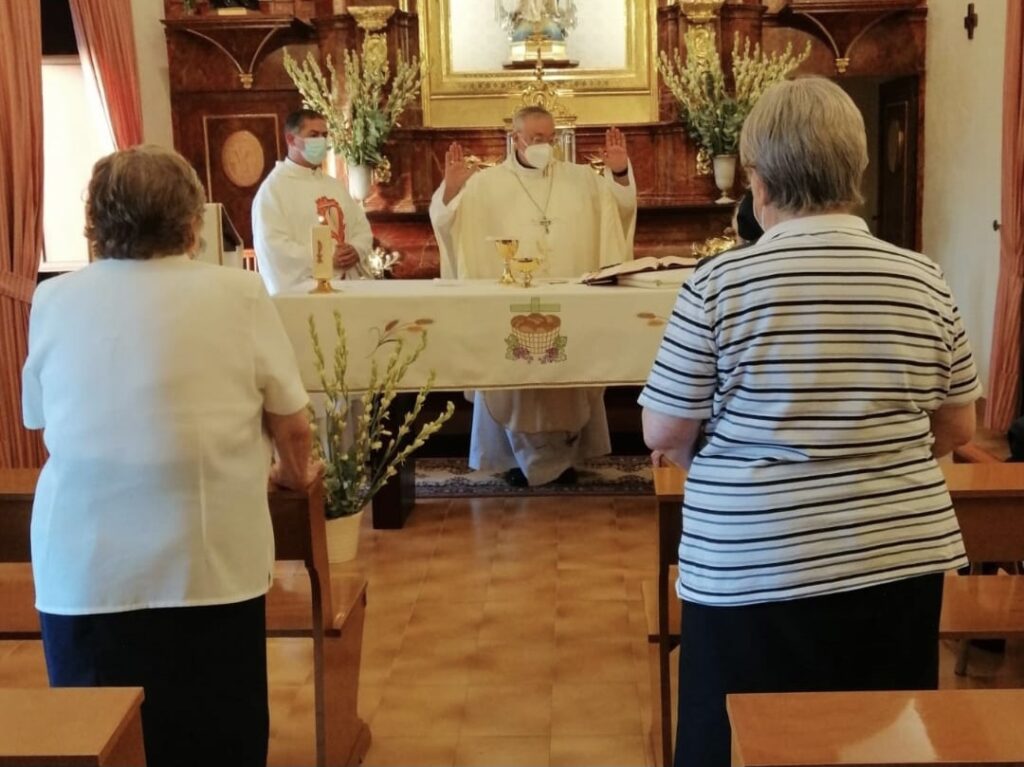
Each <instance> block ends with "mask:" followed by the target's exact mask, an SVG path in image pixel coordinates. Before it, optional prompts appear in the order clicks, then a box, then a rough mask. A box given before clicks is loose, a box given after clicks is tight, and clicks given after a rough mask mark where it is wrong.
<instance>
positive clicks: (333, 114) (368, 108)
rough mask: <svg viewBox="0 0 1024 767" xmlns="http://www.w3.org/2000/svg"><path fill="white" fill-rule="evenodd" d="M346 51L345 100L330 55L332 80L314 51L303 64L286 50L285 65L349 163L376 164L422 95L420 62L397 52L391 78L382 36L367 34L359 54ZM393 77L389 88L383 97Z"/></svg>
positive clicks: (305, 99) (308, 105) (307, 103)
mask: <svg viewBox="0 0 1024 767" xmlns="http://www.w3.org/2000/svg"><path fill="white" fill-rule="evenodd" d="M344 55H345V60H344V72H345V94H344V100H343V98H342V94H341V90H340V88H339V82H338V73H337V71H336V70H335V68H334V62H333V61H332V60H331V57H330V56H328V57H327V70H328V73H329V74H330V79H328V78H327V77H325V76H324V73H323V70H321V69H320V64H319V63H318V62H317V60H316V59H315V58H314V57H313V54H312V53H307V54H306V59H305V61H303V62H302V63H301V64H300V63H298V62H297V61H295V59H293V58H292V57H291V56H290V55H289V54H288V51H287V50H285V52H284V68H285V71H287V72H288V75H289V77H291V79H292V82H293V83H295V87H296V88H298V90H299V93H300V94H301V95H302V103H303V105H304V106H305V107H306V108H307V109H312V110H313V111H314V112H317V113H318V114H321V115H323V117H324V119H325V120H326V121H327V128H328V131H329V132H330V138H331V144H332V145H333V147H334V151H335V152H337V153H338V154H341V155H343V156H344V157H345V160H346V162H348V163H349V164H351V165H369V166H370V167H373V168H377V167H378V166H381V165H384V164H386V163H387V159H386V158H385V157H384V154H383V149H384V142H385V141H387V138H388V135H389V134H390V133H391V130H392V129H393V128H394V127H395V126H397V125H398V124H399V123H398V118H399V117H400V116H401V115H402V112H404V111H405V109H406V108H407V107H408V106H409V104H410V103H412V101H413V99H415V98H416V95H417V94H418V93H419V89H420V80H421V79H422V73H421V71H420V65H419V62H418V60H417V59H416V58H415V57H413V59H412V60H411V61H406V60H405V59H404V58H403V56H402V54H401V53H399V54H398V64H397V66H396V67H395V76H394V78H392V77H391V71H390V67H389V66H388V50H387V43H386V41H385V38H384V36H383V35H366V37H365V38H364V39H363V47H362V53H361V54H359V53H356V52H354V51H350V50H346V51H345V54H344ZM389 80H390V90H389V91H388V93H387V96H386V97H385V95H384V90H385V88H387V87H388V84H389Z"/></svg>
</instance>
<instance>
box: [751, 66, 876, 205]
mask: <svg viewBox="0 0 1024 767" xmlns="http://www.w3.org/2000/svg"><path fill="white" fill-rule="evenodd" d="M740 161H741V162H742V164H743V165H744V166H745V167H748V168H753V169H754V170H756V171H757V175H758V176H759V177H760V179H761V180H762V181H763V182H764V185H765V191H766V192H767V194H768V197H769V199H770V200H771V203H772V204H773V205H774V206H775V207H777V208H778V209H780V210H784V211H787V212H790V213H820V212H822V211H828V210H835V209H838V208H845V207H851V206H855V205H859V204H860V203H862V202H863V201H864V198H863V197H862V196H861V192H860V184H861V179H862V177H863V175H864V169H865V168H867V166H868V145H867V136H866V135H865V132H864V117H863V116H862V115H861V113H860V110H858V109H857V106H856V105H855V104H854V103H853V100H852V99H851V98H850V97H849V96H848V95H847V94H846V93H845V92H844V91H843V89H842V88H840V87H839V86H838V85H836V84H835V83H833V82H831V81H829V80H826V79H824V78H821V77H803V78H799V79H797V80H784V81H783V82H781V83H778V84H777V85H773V86H772V87H771V88H769V89H768V90H767V91H765V92H764V95H762V96H761V98H760V99H758V101H757V103H756V104H755V105H754V108H753V109H752V110H751V112H750V115H749V116H748V117H747V119H746V122H745V123H744V124H743V132H742V133H741V134H740Z"/></svg>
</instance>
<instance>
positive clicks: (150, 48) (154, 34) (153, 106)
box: [131, 0, 174, 147]
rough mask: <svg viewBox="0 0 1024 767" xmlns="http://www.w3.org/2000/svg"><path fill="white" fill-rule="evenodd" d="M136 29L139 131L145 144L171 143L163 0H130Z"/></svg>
mask: <svg viewBox="0 0 1024 767" xmlns="http://www.w3.org/2000/svg"><path fill="white" fill-rule="evenodd" d="M131 3H132V26H133V27H134V28H135V51H136V61H137V63H138V67H139V91H140V93H141V98H142V133H143V137H144V138H145V141H146V143H147V144H160V145H161V146H165V147H173V146H174V138H173V133H172V130H171V86H170V81H169V80H168V77H167V40H166V38H165V37H164V27H163V24H161V23H160V19H162V18H163V16H164V3H163V0H131Z"/></svg>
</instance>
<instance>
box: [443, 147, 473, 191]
mask: <svg viewBox="0 0 1024 767" xmlns="http://www.w3.org/2000/svg"><path fill="white" fill-rule="evenodd" d="M477 170H478V168H477V167H476V166H475V165H468V164H467V163H466V156H465V153H464V152H463V151H462V147H461V146H460V145H459V143H458V142H454V141H453V142H452V144H451V145H450V146H449V147H448V151H447V152H445V153H444V202H445V205H447V204H448V203H449V202H451V201H452V199H453V198H454V197H455V195H457V194H458V193H459V192H461V191H462V187H463V186H465V185H466V182H467V181H468V180H469V177H470V176H472V175H473V174H474V173H476V172H477Z"/></svg>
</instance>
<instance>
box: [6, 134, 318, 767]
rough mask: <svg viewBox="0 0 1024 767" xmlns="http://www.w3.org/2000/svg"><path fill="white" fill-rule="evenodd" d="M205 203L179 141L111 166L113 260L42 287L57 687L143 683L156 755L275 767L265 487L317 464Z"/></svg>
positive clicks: (118, 156)
mask: <svg viewBox="0 0 1024 767" xmlns="http://www.w3.org/2000/svg"><path fill="white" fill-rule="evenodd" d="M204 198H205V195H204V192H203V188H202V186H201V184H200V182H199V179H198V177H197V176H196V174H195V171H194V170H193V169H192V168H191V167H190V166H189V164H188V163H187V162H186V161H185V160H184V158H182V157H181V156H180V155H178V154H176V153H174V152H170V151H167V150H163V149H160V148H156V147H136V148H133V149H129V150H125V151H121V152H115V153H114V154H112V155H109V156H107V157H104V158H103V159H101V160H100V161H99V162H97V163H96V165H95V167H94V168H93V175H92V179H91V181H90V182H89V189H88V201H87V203H86V220H87V225H86V236H87V238H88V239H89V242H90V246H91V248H92V252H93V253H94V254H95V256H96V260H95V261H94V263H92V264H90V265H89V266H88V267H86V268H85V269H82V270H81V271H79V272H76V273H73V274H67V275H64V276H61V277H58V278H56V279H53V280H49V281H47V282H44V283H43V284H42V285H41V286H40V287H39V289H38V290H37V292H36V294H35V298H34V300H33V305H32V314H31V321H30V332H29V355H28V360H27V362H26V363H25V368H24V371H23V411H24V421H25V425H26V426H27V427H28V428H32V429H43V430H44V439H45V443H46V447H47V449H48V450H49V453H50V457H49V460H48V461H47V463H46V465H45V466H44V467H43V470H42V474H41V475H40V478H39V485H38V488H37V491H36V497H35V504H34V506H33V513H32V566H33V572H34V578H35V588H36V607H37V609H38V610H39V613H40V617H41V622H42V630H43V644H44V650H45V654H46V663H47V670H48V672H49V676H50V683H51V684H52V685H54V686H123V685H139V686H142V687H143V688H144V689H145V701H144V703H143V707H142V718H143V733H144V738H145V747H146V755H147V760H148V764H149V765H150V766H151V767H160V766H161V765H175V766H180V765H206V764H209V765H219V766H222V765H227V764H231V765H265V763H266V754H267V739H268V732H269V730H268V709H267V677H266V649H265V646H266V643H265V628H264V622H265V621H264V595H265V593H266V591H267V590H268V588H269V585H270V582H271V578H272V568H273V561H274V539H273V530H272V528H271V523H270V514H269V510H268V507H267V480H268V475H269V476H271V477H272V478H273V479H274V481H276V482H278V483H280V484H283V485H286V486H290V487H293V488H302V487H305V486H307V485H308V484H309V483H310V482H311V481H313V480H314V479H315V477H316V471H317V468H316V467H313V466H312V465H311V464H310V461H309V456H310V432H309V427H308V424H307V420H306V416H305V412H304V411H305V406H306V403H307V395H306V392H305V389H304V387H303V385H302V381H301V380H300V378H299V373H298V368H297V364H296V361H295V356H294V353H293V351H292V348H291V345H290V343H289V341H288V338H287V336H286V334H285V331H284V329H283V327H282V325H281V322H280V320H279V318H278V316H277V313H276V310H275V309H274V307H273V305H272V303H271V301H270V298H269V297H268V296H267V293H266V290H265V289H264V287H263V284H262V282H261V281H260V278H259V276H258V275H255V274H252V273H248V272H244V271H241V270H234V269H227V268H223V267H218V266H211V265H207V264H202V263H199V262H196V261H193V260H192V258H191V255H190V254H191V253H192V252H193V251H194V250H195V249H196V246H197V239H198V234H197V233H198V231H199V227H200V223H201V218H202V214H203V202H204ZM273 447H276V449H277V453H278V456H279V459H278V462H277V463H276V464H274V466H273V468H272V467H271V458H272V455H273V450H272V448H273Z"/></svg>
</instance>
